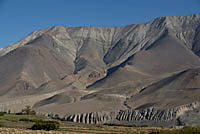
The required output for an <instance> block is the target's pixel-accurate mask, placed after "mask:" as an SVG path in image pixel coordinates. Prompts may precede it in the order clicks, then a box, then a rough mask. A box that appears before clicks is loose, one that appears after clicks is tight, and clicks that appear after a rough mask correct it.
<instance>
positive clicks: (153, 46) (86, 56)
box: [0, 14, 200, 127]
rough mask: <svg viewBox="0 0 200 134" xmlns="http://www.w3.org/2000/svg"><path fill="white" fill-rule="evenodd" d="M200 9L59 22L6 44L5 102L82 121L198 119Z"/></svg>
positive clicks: (3, 106)
mask: <svg viewBox="0 0 200 134" xmlns="http://www.w3.org/2000/svg"><path fill="white" fill-rule="evenodd" d="M199 56H200V15H199V14H196V15H190V16H167V17H159V18H156V19H154V20H152V21H150V22H147V23H144V24H133V25H127V26H122V27H110V28H105V27H94V26H85V27H65V26H54V27H51V28H46V29H41V30H37V31H35V32H33V33H31V34H29V35H28V36H26V37H25V38H23V39H22V40H20V41H18V42H17V43H15V44H12V45H9V46H7V47H6V48H3V49H1V51H0V66H1V67H0V96H1V97H0V110H1V111H7V110H11V111H12V112H19V111H20V110H21V109H22V108H24V107H25V106H27V105H30V106H32V107H33V108H34V109H35V110H36V111H37V113H38V114H45V115H49V116H60V117H64V118H65V119H66V120H68V121H73V122H82V123H120V124H138V125H152V126H167V127H174V126H184V125H199V124H200V121H199V120H198V119H199V118H198V117H199V115H200V113H199V110H200V106H199V101H200V82H199V81H200V57H199Z"/></svg>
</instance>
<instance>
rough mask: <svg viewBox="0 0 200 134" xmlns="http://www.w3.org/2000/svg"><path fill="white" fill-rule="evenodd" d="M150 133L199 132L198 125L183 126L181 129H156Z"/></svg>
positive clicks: (196, 133)
mask: <svg viewBox="0 0 200 134" xmlns="http://www.w3.org/2000/svg"><path fill="white" fill-rule="evenodd" d="M150 134H200V127H184V128H182V129H173V130H156V131H152V132H150Z"/></svg>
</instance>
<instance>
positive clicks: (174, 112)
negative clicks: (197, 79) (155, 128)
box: [116, 102, 200, 121]
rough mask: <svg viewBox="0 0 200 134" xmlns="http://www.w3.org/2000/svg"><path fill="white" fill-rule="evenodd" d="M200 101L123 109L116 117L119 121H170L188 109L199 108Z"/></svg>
mask: <svg viewBox="0 0 200 134" xmlns="http://www.w3.org/2000/svg"><path fill="white" fill-rule="evenodd" d="M199 106H200V103H199V102H194V103H191V104H187V105H182V106H179V107H175V108H170V109H163V110H160V109H156V108H153V107H150V108H147V109H141V110H134V109H129V110H121V111H120V112H119V113H118V114H117V116H116V119H117V120H119V121H133V120H134V121H142V120H152V121H170V120H174V119H177V118H178V117H179V116H181V115H183V114H184V113H185V112H187V111H192V110H195V109H196V108H199Z"/></svg>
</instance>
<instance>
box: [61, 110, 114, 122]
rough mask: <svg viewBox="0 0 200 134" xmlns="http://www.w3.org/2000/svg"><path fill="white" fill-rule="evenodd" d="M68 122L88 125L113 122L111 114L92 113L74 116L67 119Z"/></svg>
mask: <svg viewBox="0 0 200 134" xmlns="http://www.w3.org/2000/svg"><path fill="white" fill-rule="evenodd" d="M65 119H66V120H67V121H72V122H77V123H86V124H102V123H106V122H109V121H111V120H112V113H111V112H90V113H81V114H74V115H70V116H67V117H65Z"/></svg>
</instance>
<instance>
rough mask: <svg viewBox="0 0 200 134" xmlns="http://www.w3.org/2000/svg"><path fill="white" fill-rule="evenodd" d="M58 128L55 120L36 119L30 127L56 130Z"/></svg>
mask: <svg viewBox="0 0 200 134" xmlns="http://www.w3.org/2000/svg"><path fill="white" fill-rule="evenodd" d="M58 128H59V123H58V122H55V121H38V122H36V123H35V124H34V125H33V126H32V127H31V129H32V130H46V131H49V130H57V129H58Z"/></svg>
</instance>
